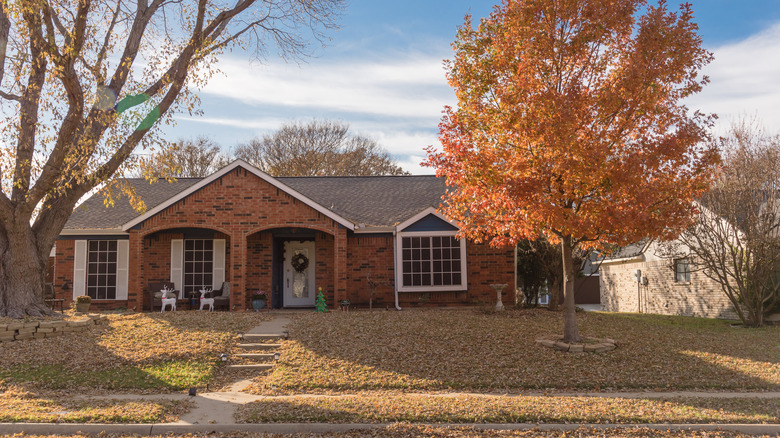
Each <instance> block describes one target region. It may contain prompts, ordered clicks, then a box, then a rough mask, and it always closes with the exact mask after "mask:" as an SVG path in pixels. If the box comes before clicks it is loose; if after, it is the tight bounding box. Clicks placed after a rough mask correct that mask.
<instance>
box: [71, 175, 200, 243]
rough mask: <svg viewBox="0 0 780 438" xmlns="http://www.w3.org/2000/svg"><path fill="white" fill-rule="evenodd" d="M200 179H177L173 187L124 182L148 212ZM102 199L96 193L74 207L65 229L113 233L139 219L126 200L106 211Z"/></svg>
mask: <svg viewBox="0 0 780 438" xmlns="http://www.w3.org/2000/svg"><path fill="white" fill-rule="evenodd" d="M201 179H202V178H179V179H178V180H176V181H174V182H172V183H169V182H167V181H165V180H160V181H157V182H156V183H153V184H149V182H148V181H147V180H145V179H143V178H127V179H126V180H125V181H127V182H128V183H129V184H130V185H132V186H133V187H134V188H135V192H136V194H137V195H138V196H139V197H140V198H141V199H142V200H143V201H144V203H145V204H146V209H147V210H151V209H153V208H154V207H156V206H157V205H159V204H161V203H163V202H164V201H165V200H166V199H169V198H170V197H172V196H175V195H176V194H177V193H180V192H182V191H183V190H186V189H187V188H188V187H190V186H191V185H193V184H196V183H197V182H198V181H200V180H201ZM103 199H104V198H103V194H102V193H101V192H98V193H95V194H94V195H92V196H91V197H90V198H89V199H87V200H86V201H84V202H83V203H82V204H81V205H79V206H78V207H76V209H75V210H74V211H73V214H72V215H71V216H70V219H68V222H67V223H66V224H65V229H66V230H68V229H77V230H79V229H98V230H102V229H115V228H120V227H121V226H122V224H124V223H125V222H128V221H129V220H131V219H133V218H135V217H138V216H140V215H141V213H138V212H137V211H135V210H133V207H131V206H130V201H129V200H128V198H127V196H122V197H121V198H120V199H117V200H115V202H114V206H113V207H106V206H105V205H104V203H103Z"/></svg>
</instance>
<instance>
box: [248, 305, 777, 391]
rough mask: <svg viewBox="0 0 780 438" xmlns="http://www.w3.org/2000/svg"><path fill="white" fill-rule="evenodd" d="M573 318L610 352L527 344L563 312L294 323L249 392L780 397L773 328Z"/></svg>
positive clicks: (372, 316) (336, 317)
mask: <svg viewBox="0 0 780 438" xmlns="http://www.w3.org/2000/svg"><path fill="white" fill-rule="evenodd" d="M578 321H579V326H580V332H581V333H582V334H583V335H585V336H593V337H597V338H612V339H615V340H617V342H618V349H617V350H614V351H611V352H607V353H588V354H571V353H562V352H557V351H554V350H550V349H547V348H543V347H540V346H538V345H536V344H535V343H534V340H535V339H536V338H538V337H541V336H544V335H550V334H556V333H559V332H560V331H561V330H562V327H563V321H562V315H561V314H560V313H555V312H548V311H546V310H510V311H506V312H503V313H496V314H485V313H481V312H477V311H470V310H460V311H441V310H421V311H416V310H415V311H403V312H383V311H379V312H330V313H327V314H315V313H312V314H302V315H297V316H296V317H295V319H294V320H293V322H292V324H291V326H290V327H289V331H290V336H291V341H288V342H286V343H284V345H283V347H282V359H281V361H280V362H279V365H278V366H277V367H276V369H275V370H274V371H273V372H272V373H271V374H269V375H268V376H267V377H264V378H260V379H257V380H256V382H255V383H254V384H253V385H252V386H251V387H250V388H249V389H248V391H250V392H253V393H258V394H268V395H274V394H277V395H278V394H295V393H309V392H314V393H328V392H333V391H363V390H375V389H383V390H402V391H403V390H411V391H419V390H440V389H458V390H469V391H508V392H516V391H520V390H523V389H547V388H551V389H592V390H618V389H651V390H679V389H707V390H738V391H744V390H778V389H780V345H779V344H778V343H777V340H778V339H780V328H778V327H767V328H761V329H742V328H733V327H731V325H730V324H729V322H727V321H721V320H708V319H701V318H689V317H675V316H659V315H633V314H628V315H627V314H610V313H583V314H578Z"/></svg>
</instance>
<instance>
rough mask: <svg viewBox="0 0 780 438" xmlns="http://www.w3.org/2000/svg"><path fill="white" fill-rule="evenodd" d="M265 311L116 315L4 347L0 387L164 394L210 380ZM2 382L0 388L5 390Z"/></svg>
mask: <svg viewBox="0 0 780 438" xmlns="http://www.w3.org/2000/svg"><path fill="white" fill-rule="evenodd" d="M268 318H269V316H268V315H264V314H257V313H249V312H246V313H243V312H242V313H236V312H231V313H227V312H197V311H191V312H166V313H163V314H159V313H143V314H131V315H111V316H110V317H109V324H108V325H103V326H93V327H90V329H89V330H88V331H86V332H79V333H72V334H67V335H65V336H62V337H58V338H51V339H34V340H29V341H24V342H12V343H7V344H4V345H3V350H4V351H3V354H2V355H0V384H2V383H3V381H4V382H6V383H7V384H12V383H13V384H24V385H25V387H26V388H28V389H31V390H68V391H74V390H78V391H81V392H88V393H89V392H94V391H98V392H99V391H105V390H114V391H116V390H121V391H144V392H166V391H170V390H177V389H183V388H187V387H189V386H202V385H205V384H207V383H209V382H210V381H211V380H212V379H213V378H214V374H215V372H216V371H217V369H218V367H219V362H218V361H217V357H218V356H219V354H220V353H223V352H225V351H229V350H230V349H231V348H233V346H234V345H235V344H236V343H237V341H238V339H237V336H236V333H238V332H243V331H246V330H248V329H250V328H252V327H254V326H256V325H257V324H259V323H260V322H261V321H264V320H267V319H268ZM1 389H2V386H1V385H0V390H1Z"/></svg>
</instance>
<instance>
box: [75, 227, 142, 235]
mask: <svg viewBox="0 0 780 438" xmlns="http://www.w3.org/2000/svg"><path fill="white" fill-rule="evenodd" d="M117 234H127V231H125V230H123V229H122V228H66V229H63V230H62V231H60V236H85V235H95V236H110V235H117Z"/></svg>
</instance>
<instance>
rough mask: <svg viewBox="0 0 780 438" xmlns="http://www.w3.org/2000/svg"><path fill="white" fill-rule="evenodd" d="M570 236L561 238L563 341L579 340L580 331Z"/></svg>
mask: <svg viewBox="0 0 780 438" xmlns="http://www.w3.org/2000/svg"><path fill="white" fill-rule="evenodd" d="M572 251H573V248H572V244H571V236H565V237H562V238H561V254H562V256H563V342H570V343H571V342H580V341H581V340H582V338H580V331H579V329H577V312H576V310H575V306H574V279H575V278H576V275H575V274H576V273H575V272H574V263H573V262H572V257H571V256H572Z"/></svg>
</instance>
